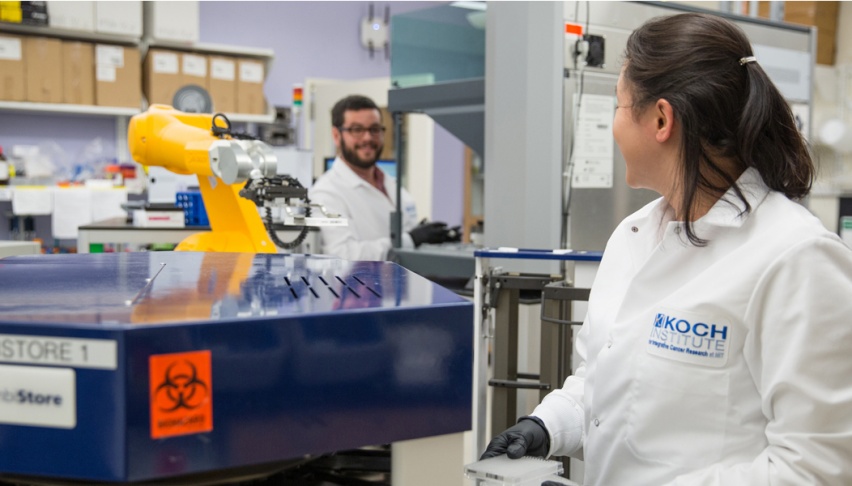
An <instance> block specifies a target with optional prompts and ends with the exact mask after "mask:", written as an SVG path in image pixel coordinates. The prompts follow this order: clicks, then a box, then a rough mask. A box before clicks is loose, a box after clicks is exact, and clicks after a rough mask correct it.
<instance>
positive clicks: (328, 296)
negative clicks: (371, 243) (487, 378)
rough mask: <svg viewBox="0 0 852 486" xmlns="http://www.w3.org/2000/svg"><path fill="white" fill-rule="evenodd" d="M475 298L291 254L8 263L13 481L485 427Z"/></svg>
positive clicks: (167, 473)
mask: <svg viewBox="0 0 852 486" xmlns="http://www.w3.org/2000/svg"><path fill="white" fill-rule="evenodd" d="M472 323H473V305H472V304H471V303H470V302H468V301H466V300H464V299H462V298H460V297H458V296H456V295H455V294H453V293H452V292H450V291H448V290H446V289H444V288H442V287H440V286H437V285H435V284H433V283H431V282H429V281H428V280H426V279H423V278H422V277H419V276H418V275H416V274H414V273H411V272H409V271H407V270H405V269H403V268H402V267H400V266H398V265H396V264H393V263H387V262H349V261H344V260H339V259H335V258H326V257H321V256H306V255H284V254H280V255H278V254H276V255H269V254H257V255H255V254H242V253H192V252H151V253H111V254H88V255H83V254H77V255H73V254H72V255H68V254H66V255H38V256H31V257H10V258H6V259H3V260H0V478H2V477H3V476H4V475H14V476H30V477H41V478H52V479H57V478H58V479H68V480H80V481H112V482H130V481H144V480H156V479H160V480H162V479H165V478H172V477H178V476H181V477H185V476H187V475H193V474H201V473H207V472H212V471H218V470H225V469H231V468H239V467H248V466H253V465H262V464H265V463H272V462H276V461H283V460H288V459H293V458H301V457H304V456H305V455H315V454H322V453H327V452H332V451H337V450H346V449H352V448H356V447H361V446H366V445H375V444H386V443H391V442H395V441H400V440H407V439H414V438H419V437H427V436H434V435H442V434H448V433H456V432H461V431H465V430H469V429H470V428H471V399H472V373H473V371H472V366H473V358H472V346H473V324H472Z"/></svg>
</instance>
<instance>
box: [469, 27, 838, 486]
mask: <svg viewBox="0 0 852 486" xmlns="http://www.w3.org/2000/svg"><path fill="white" fill-rule="evenodd" d="M624 57H625V59H624V65H623V68H622V71H621V76H620V77H619V80H618V86H617V89H616V98H617V105H618V108H617V110H616V115H615V121H614V123H613V135H614V137H615V140H616V143H617V144H618V146H619V148H620V149H621V152H622V154H623V155H624V159H625V161H626V164H627V176H626V177H627V182H628V184H629V185H630V186H631V187H637V188H646V189H652V190H654V191H657V192H658V193H659V194H660V195H661V196H662V197H661V198H660V199H658V200H657V201H654V202H652V203H650V204H649V205H647V206H646V207H644V208H642V209H641V210H639V211H637V212H636V213H634V214H633V215H631V216H629V217H628V218H627V219H625V220H624V221H623V222H622V223H621V225H620V226H619V227H618V228H617V229H616V231H615V232H614V233H613V235H612V237H611V238H610V240H609V242H608V244H607V247H606V251H605V252H604V257H603V260H602V262H601V266H600V269H599V271H598V274H597V277H596V279H595V283H594V286H593V288H592V293H591V296H590V299H589V307H588V313H587V316H586V322H585V323H584V325H583V328H582V330H581V331H580V333H579V335H578V337H577V345H576V346H577V353H578V355H579V356H580V358H581V359H582V364H581V365H580V366H579V367H578V368H577V369H576V370H575V373H574V375H573V376H571V377H569V378H568V379H567V380H566V381H565V384H564V386H563V387H562V389H559V390H556V391H554V392H552V393H551V394H549V395H548V396H547V397H545V399H544V400H543V401H542V403H541V404H540V405H539V406H538V407H536V409H535V410H534V411H533V413H532V414H531V415H530V416H528V417H524V418H522V419H521V420H520V421H519V422H518V424H516V425H515V426H513V427H511V428H510V429H508V430H507V431H505V432H503V433H502V434H500V435H498V436H497V437H495V438H494V440H492V442H491V444H489V447H488V449H487V450H486V452H485V454H484V455H483V456H484V457H490V456H493V455H497V454H501V453H505V452H508V453H509V455H510V457H519V456H520V455H524V454H527V455H539V456H549V455H555V456H564V455H571V456H583V457H584V458H585V468H584V469H585V477H584V484H587V485H626V484H630V485H654V486H658V485H664V484H665V485H720V486H721V485H725V486H729V485H743V486H745V485H748V486H753V485H775V484H791V485H805V484H807V485H812V484H814V485H815V484H821V485H822V484H825V485H849V484H852V322H850V321H852V251H850V250H849V248H847V247H846V246H845V245H844V244H843V243H842V242H841V241H840V239H839V238H838V237H837V236H836V235H834V234H833V233H830V232H829V231H828V230H826V229H825V228H824V227H823V226H822V224H821V223H820V222H819V220H817V219H816V218H815V217H814V216H813V215H811V214H810V213H809V212H808V211H807V210H806V209H805V208H804V207H802V206H801V205H800V204H798V203H797V200H799V199H801V198H803V197H805V196H806V195H807V194H808V192H809V191H810V188H811V184H812V182H813V179H814V164H813V161H812V159H811V156H810V154H809V151H808V148H807V146H806V144H805V142H804V140H803V139H802V137H801V136H800V134H799V132H798V130H797V129H796V125H795V123H794V119H793V116H792V113H791V112H790V109H789V107H788V105H787V103H786V102H785V100H784V98H783V97H782V96H781V94H780V93H779V91H778V90H777V89H776V87H775V86H774V85H773V84H772V82H771V81H770V80H769V78H768V77H767V75H766V73H765V72H764V71H763V69H762V68H761V66H760V60H759V59H757V58H756V57H755V55H754V52H753V51H752V48H751V45H750V44H749V41H748V38H747V37H746V36H745V34H744V33H743V32H742V31H741V30H740V29H739V28H738V27H736V26H735V25H733V24H732V23H730V22H728V21H726V20H724V19H722V18H719V17H716V16H712V15H705V14H697V13H689V14H682V15H675V16H671V17H665V18H658V19H653V20H651V21H649V22H647V23H646V24H645V25H643V26H642V27H640V28H639V29H637V30H636V31H635V32H633V33H632V34H631V36H630V38H629V40H628V42H627V49H626V52H625V56H624Z"/></svg>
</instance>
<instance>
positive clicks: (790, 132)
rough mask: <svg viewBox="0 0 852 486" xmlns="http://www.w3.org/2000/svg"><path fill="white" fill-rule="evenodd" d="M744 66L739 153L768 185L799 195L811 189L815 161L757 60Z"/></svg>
mask: <svg viewBox="0 0 852 486" xmlns="http://www.w3.org/2000/svg"><path fill="white" fill-rule="evenodd" d="M743 68H744V69H745V70H746V71H747V72H748V76H747V79H748V97H747V98H746V102H745V106H744V107H743V113H742V116H741V117H740V123H739V127H737V133H739V134H740V146H739V153H740V154H741V157H742V158H743V160H744V161H745V162H746V165H747V166H749V167H754V168H755V169H757V170H758V172H760V175H761V176H762V177H763V181H764V182H765V183H766V185H767V186H769V187H770V188H771V189H773V190H775V191H778V192H781V193H784V195H786V196H787V197H788V198H790V199H801V198H803V197H805V196H807V195H808V193H809V192H810V191H811V186H812V185H813V179H814V164H813V160H812V159H811V155H810V152H809V151H808V148H807V146H806V145H805V141H804V140H803V139H802V136H801V134H800V133H799V130H798V128H797V127H796V122H795V117H794V116H793V113H792V111H790V106H789V105H788V104H787V102H786V101H784V98H783V97H782V96H781V93H780V92H779V91H778V88H776V87H775V85H774V84H772V81H771V80H770V79H769V76H767V75H766V72H765V71H764V70H763V68H761V67H760V65H759V64H757V63H749V64H746V65H744V66H743Z"/></svg>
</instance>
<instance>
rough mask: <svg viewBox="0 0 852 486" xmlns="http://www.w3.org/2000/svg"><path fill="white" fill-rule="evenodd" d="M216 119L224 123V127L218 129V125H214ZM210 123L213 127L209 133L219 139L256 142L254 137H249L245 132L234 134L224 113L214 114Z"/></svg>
mask: <svg viewBox="0 0 852 486" xmlns="http://www.w3.org/2000/svg"><path fill="white" fill-rule="evenodd" d="M217 118H219V119H221V120H223V121H224V122H225V126H224V127H220V126H219V125H216V119H217ZM212 123H213V127H212V128H211V131H212V132H213V135H215V136H217V137H219V138H225V137H226V136H227V137H231V138H233V139H236V140H257V139H258V138H257V137H255V136H254V135H250V134H248V133H245V132H235V131H234V130H233V128H232V127H231V120H229V119H228V117H227V116H226V115H225V114H224V113H216V114H215V115H213V120H212Z"/></svg>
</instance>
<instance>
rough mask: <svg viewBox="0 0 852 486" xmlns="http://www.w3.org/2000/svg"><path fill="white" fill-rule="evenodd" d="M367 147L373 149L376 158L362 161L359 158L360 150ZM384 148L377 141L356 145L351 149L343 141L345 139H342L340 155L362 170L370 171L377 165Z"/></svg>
mask: <svg viewBox="0 0 852 486" xmlns="http://www.w3.org/2000/svg"><path fill="white" fill-rule="evenodd" d="M367 146H369V147H372V148H373V151H374V152H375V153H376V155H375V157H370V158H368V159H362V158H361V157H359V156H358V149H359V148H361V147H367ZM383 148H384V144H383V143H382V142H381V141H375V140H367V141H365V142H361V143H356V144H355V145H353V146H351V147H350V146H349V145H346V142H345V141H344V140H343V137H341V138H340V155H341V156H342V158H343V160H345V161H347V162H349V163H350V164H352V165H354V166H355V167H359V168H361V169H369V168H370V167H373V166H374V165H376V161H377V160H379V156H380V155H381V154H382V149H383Z"/></svg>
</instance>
